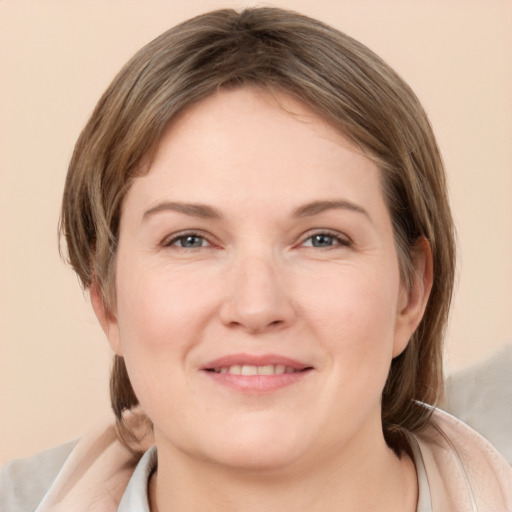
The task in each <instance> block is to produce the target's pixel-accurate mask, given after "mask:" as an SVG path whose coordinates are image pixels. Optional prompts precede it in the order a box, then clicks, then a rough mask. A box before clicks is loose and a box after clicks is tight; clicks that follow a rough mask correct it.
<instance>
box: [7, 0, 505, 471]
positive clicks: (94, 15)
mask: <svg viewBox="0 0 512 512" xmlns="http://www.w3.org/2000/svg"><path fill="white" fill-rule="evenodd" d="M244 5H251V2H243V1H240V2H233V1H228V0H227V1H223V2H219V1H213V0H212V1H199V0H189V1H172V0H167V1H142V0H139V1H129V0H122V1H121V0H110V1H104V0H102V1H93V0H73V1H69V0H60V1H57V0H32V1H28V0H0V80H1V81H0V88H1V89H0V173H1V174H0V243H1V251H0V312H1V319H0V464H1V463H4V462H6V461H7V460H9V459H10V458H12V457H18V456H25V455H29V454H32V453H34V452H36V451H38V450H41V449H43V448H46V447H50V446H52V445H54V444H58V443H61V442H63V441H65V440H67V439H70V438H73V437H76V436H79V435H80V434H81V433H82V432H83V431H84V430H85V429H86V428H88V427H89V426H90V425H91V424H92V423H94V422H95V421H96V420H97V418H98V417H99V416H100V415H102V414H108V391H107V390H108V370H109V364H110V363H109V361H110V357H109V350H108V348H107V344H106V343H105V341H104V340H103V336H102V333H101V332H100V329H99V327H98V326H97V325H96V321H95V319H94V317H93V314H92V312H91V309H90V307H89V305H88V302H87V297H85V296H84V295H83V294H82V292H81V291H80V288H79V286H78V284H77V280H76V278H75V277H74V275H73V274H72V272H71V271H70V270H69V269H68V268H67V267H66V266H65V265H64V264H63V263H62V262H61V261H60V259H59V255H58V251H57V236H56V226H57V220H58V214H59V202H60V195H61V192H62V187H63V182H64V177H65V173H66V165H67V162H68V160H69V157H70V154H71V151H72V147H73V144H74V141H75V139H76V137H77V136H78V133H79V131H80V129H81V127H82V126H83V125H84V123H85V122H86V120H87V117H88V115H89V114H90V112H91V110H92V108H93V106H94V104H95V102H96V101H97V99H98V98H99V96H100V94H101V92H102V91H103V90H104V88H105V87H106V86H107V84H108V83H109V81H110V80H111V79H112V77H113V75H114V73H115V72H117V70H118V69H119V68H120V66H121V65H122V64H123V63H124V62H125V61H126V60H127V59H128V58H129V57H130V56H131V55H132V54H133V53H134V52H135V51H136V50H137V49H138V48H139V47H140V46H142V45H143V44H144V43H146V42H148V41H149V40H150V39H152V38H153V37H155V36H157V35H158V34H159V33H160V32H162V31H164V30H165V29H167V28H169V27H170V26H172V25H174V24H175V23H176V22H178V21H180V20H183V19H185V18H187V17H189V16H191V15H193V14H197V13H200V12H203V11H206V10H210V9H213V8H217V7H224V6H238V7H240V6H244ZM270 5H277V6H284V7H289V8H294V9H296V10H299V11H302V12H304V13H306V14H310V15H313V16H315V17H318V18H320V19H323V20H325V21H327V22H330V23H331V24H333V25H335V26H337V27H338V28H340V29H341V30H343V31H345V32H347V33H349V34H350V35H352V36H355V37H356V38H358V39H360V40H361V41H362V42H364V43H365V44H367V45H368V46H369V47H370V48H372V49H374V50H375V51H376V52H377V53H378V54H380V55H381V56H382V57H384V58H385V59H386V60H387V61H388V62H389V63H390V64H391V65H392V66H393V67H395V68H396V69H397V70H398V71H399V72H400V73H401V74H402V75H403V76H404V78H405V79H406V80H407V81H408V82H409V83H410V84H411V85H412V87H413V89H415V91H416V92H417V94H418V95H419V97H420V99H421V100H422V101H423V103H424V105H425V107H426V109H427V111H428V112H429V114H430V116H431V119H432V122H433V124H434V127H435V130H436V132H437V134H438V137H439V141H440V145H441V147H442V150H443V152H444V156H445V160H446V164H447V168H448V174H449V180H450V184H451V196H452V202H453V208H454V212H455V217H456V221H457V223H458V228H459V239H460V257H459V258H460V271H459V282H458V290H457V294H456V299H455V307H454V311H453V315H452V322H451V327H450V330H449V336H448V346H447V367H448V369H450V370H453V369H457V368H460V367H462V366H465V365H467V364H470V363H473V362H475V361H478V360H480V359H482V358H484V357H485V356H486V355H487V354H489V353H490V352H492V351H493V350H494V349H495V348H497V347H498V346H500V345H502V344H503V343H504V342H506V341H507V340H512V327H511V322H510V317H511V314H512V293H511V292H512V236H511V234H512V201H511V199H512V167H511V165H512V2H511V1H510V0H480V1H470V0H463V1H456V0H430V1H429V2H424V1H423V0H403V1H397V0H396V1H392V0H382V1H377V0H374V1H370V0H341V1H338V2H334V1H332V2H329V1H327V0H314V1H300V0H276V1H275V2H272V3H271V4H270Z"/></svg>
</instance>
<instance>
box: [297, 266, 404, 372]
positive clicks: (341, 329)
mask: <svg viewBox="0 0 512 512" xmlns="http://www.w3.org/2000/svg"><path fill="white" fill-rule="evenodd" d="M392 268H396V271H395V272H393V271H391V272H384V271H379V267H378V266H377V267H375V266H368V267H360V268H357V269H356V268H354V267H350V268H349V267H346V268H338V269H336V271H335V272H330V278H329V280H328V281H327V280H326V281H324V282H325V283H328V285H327V286H325V285H322V283H321V280H314V281H311V282H310V283H308V286H307V293H306V290H304V293H303V294H302V295H303V296H304V297H306V302H305V304H304V316H305V317H306V318H309V321H308V324H309V326H310V328H312V329H317V330H318V331H319V333H318V335H317V337H318V339H320V340H323V342H324V343H325V344H327V345H328V346H327V347H326V348H328V351H329V353H331V354H333V359H334V360H335V362H334V364H344V362H345V361H347V360H348V359H352V363H356V364H357V366H358V367H360V368H365V367H367V366H369V362H370V361H375V362H376V363H378V362H379V361H380V364H381V365H382V364H383V361H385V364H384V366H386V365H387V363H388V361H389V360H390V359H391V354H392V350H393V340H394V328H395V321H396V318H397V301H398V293H399V274H398V266H396V267H394V266H393V267H392Z"/></svg>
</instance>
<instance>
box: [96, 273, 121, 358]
mask: <svg viewBox="0 0 512 512" xmlns="http://www.w3.org/2000/svg"><path fill="white" fill-rule="evenodd" d="M89 295H90V297H91V305H92V309H93V310H94V313H95V315H96V318H97V319H98V321H99V323H100V325H101V328H102V329H103V332H104V333H105V335H106V336H107V339H108V342H109V344H110V347H111V348H112V350H113V351H114V352H115V353H116V354H117V355H118V356H122V351H121V343H120V338H119V325H118V322H117V318H116V317H115V315H114V313H112V312H110V311H109V309H108V308H107V306H106V305H105V301H104V299H103V294H102V293H101V290H100V287H99V285H98V283H96V282H93V283H92V284H91V286H90V287H89Z"/></svg>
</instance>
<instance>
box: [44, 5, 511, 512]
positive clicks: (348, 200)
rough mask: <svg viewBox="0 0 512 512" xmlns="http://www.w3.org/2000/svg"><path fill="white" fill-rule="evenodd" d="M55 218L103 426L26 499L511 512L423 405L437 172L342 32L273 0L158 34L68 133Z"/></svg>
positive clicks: (429, 355)
mask: <svg viewBox="0 0 512 512" xmlns="http://www.w3.org/2000/svg"><path fill="white" fill-rule="evenodd" d="M62 231H63V233H64V235H65V237H66V242H67V247H68V252H69V259H70V262H71V264H72V266H73V268H74V269H75V271H76V272H77V274H78V276H79V277H80V279H81V281H82V283H83V285H84V287H85V288H87V289H88V290H89V291H90V295H91V301H92V304H93V307H94V310H95V312H96V315H97V317H98V319H99V321H100V323H101V325H102V327H103V329H104V331H105V333H106V336H107V338H108V341H109V343H110V345H111V347H112V349H113V351H114V353H115V359H114V365H113V369H112V379H111V397H112V406H113V409H114V412H115V416H116V426H115V430H114V428H113V427H107V428H105V429H103V430H101V432H99V433H92V434H90V435H89V436H85V437H84V438H83V439H82V440H80V442H79V443H78V444H77V445H76V446H74V447H73V449H72V451H71V453H70V454H69V455H68V454H67V453H66V454H65V456H64V457H63V458H65V462H64V464H63V466H62V469H60V472H59V475H58V476H57V478H56V479H55V481H54V482H52V483H51V485H50V488H49V490H48V492H47V494H46V496H45V497H44V499H43V500H42V502H41V503H40V504H39V506H38V508H37V510H38V511H39V512H42V511H45V510H52V511H54V510H90V509H91V508H92V509H94V508H96V509H98V510H120V511H128V510H151V511H152V512H155V511H163V510H201V509H208V510H217V509H219V510H251V509H257V510H277V509H284V510H286V509H290V508H293V509H295V510H302V509H306V508H307V509H308V510H309V511H311V510H375V511H380V510H382V511H384V510H394V511H397V510H400V511H414V510H418V511H425V510H443V511H444V510H450V511H451V510H453V511H457V510H510V509H512V496H511V491H510V488H511V482H512V475H511V472H510V468H508V467H507V466H506V464H505V462H504V461H503V460H502V459H500V457H499V455H498V454H497V453H496V452H495V451H494V450H493V449H492V447H490V445H488V444H487V443H486V442H485V441H483V440H482V439H480V438H479V437H478V436H477V434H475V433H474V432H472V431H471V430H470V429H468V428H467V427H465V426H464V425H462V424H460V423H459V422H457V421H456V420H454V419H453V418H451V417H449V416H447V415H444V414H442V413H440V412H438V411H436V410H435V409H434V408H433V407H432V406H435V404H436V403H437V402H438V400H439V397H440V394H441V388H442V364H441V348H442V347H441V343H442V335H443V330H444V326H445V323H446V319H447V315H448V309H449V303H450V298H451V290H452V285H453V275H454V242H453V227H452V219H451V215H450V209H449V205H448V201H447V195H446V185H445V178H444V171H443V166H442V162H441V158H440V155H439V151H438V148H437V145H436V142H435V139H434V136H433V134H432V130H431V128H430V125H429V122H428V119H427V117H426V115H425V113H424V112H423V110H422V108H421V106H420V104H419V102H418V100H417V98H416V97H415V96H414V94H413V93H412V91H411V90H410V89H409V88H408V86H407V85H406V84H405V83H404V82H403V81H402V80H401V79H400V78H399V77H398V76H397V75H396V73H394V72H393V71H392V70H391V69H390V68H389V67H388V66H387V65H386V64H385V63H383V62H382V61H381V60H380V59H379V58H378V57H376V56H375V55H374V54H373V53H372V52H370V51H369V50H368V49H367V48H365V47H364V46H363V45H361V44H360V43H358V42H356V41H354V40H352V39H351V38H349V37H347V36H346V35H344V34H341V33H339V32H337V31H335V30H334V29H332V28H330V27H327V26H325V25H323V24H322V23H320V22H317V21H315V20H312V19H310V18H306V17H304V16H300V15H298V14H294V13H291V12H285V11H281V10H278V9H268V8H265V9H251V10H246V11H244V12H242V13H241V14H237V13H236V12H234V11H228V10H225V11H216V12H212V13H209V14H206V15H203V16H200V17H197V18H194V19H192V20H189V21H188V22H185V23H183V24H181V25H179V26H178V27H175V28H174V29H171V30H170V31H168V32H166V33H164V34H163V35H162V36H160V37H159V38H157V39H156V40H155V41H153V42H152V43H150V44H149V45H148V46H146V47H145V48H143V49H142V50H140V51H139V52H138V53H137V54H136V55H135V56H134V57H133V59H132V60H131V61H130V62H129V63H128V64H127V65H126V66H125V67H124V68H123V70H122V71H121V72H120V74H119V75H118V76H117V77H116V78H115V80H114V81H113V83H112V84H111V86H110V87H109V88H108V90H107V91H106V93H105V94H104V96H103V97H102V98H101V100H100V102H99V103H98V105H97V107H96V110H95V112H94V113H93V115H92V117H91V119H90V121H89V123H88V124H87V126H86V128H85V129H84V131H83V133H82V134H81V136H80V138H79V140H78V142H77V145H76V148H75V152H74V155H73V158H72V161H71V164H70V168H69V172H68V177H67V181H66V188H65V193H64V200H63V209H62ZM58 466H60V463H59V464H58Z"/></svg>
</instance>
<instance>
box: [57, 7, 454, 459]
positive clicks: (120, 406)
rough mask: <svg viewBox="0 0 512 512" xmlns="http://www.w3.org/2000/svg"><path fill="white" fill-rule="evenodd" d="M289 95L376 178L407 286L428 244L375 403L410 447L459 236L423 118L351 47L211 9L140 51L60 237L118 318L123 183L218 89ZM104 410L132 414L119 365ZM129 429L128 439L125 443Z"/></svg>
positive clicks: (102, 124)
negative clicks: (413, 325)
mask: <svg viewBox="0 0 512 512" xmlns="http://www.w3.org/2000/svg"><path fill="white" fill-rule="evenodd" d="M244 84H251V85H257V86H260V87H263V88H267V89H271V90H281V91H286V92H287V93H289V94H292V95H294V96H295V97H296V98H298V99H299V100H300V101H302V102H304V103H305V104H307V105H308V106H309V107H310V108H312V109H313V110H314V111H315V112H316V113H317V114H318V115H319V116H320V117H322V118H323V119H325V120H326V121H328V122H329V123H330V124H331V125H333V126H334V127H336V128H337V129H339V130H340V131H341V132H342V133H343V134H344V135H345V136H347V137H349V138H350V139H351V140H352V141H353V142H354V143H355V144H357V145H358V146H359V147H360V148H362V150H363V151H364V152H365V154H367V155H368V156H369V157H370V158H372V159H374V161H376V162H377V163H378V165H379V167H380V169H381V171H382V183H383V192H384V196H385V199H386V203H387V206H388V208H389V211H390V214H391V218H392V222H393V228H394V234H395V239H396V246H397V251H398V256H399V262H400V271H401V277H402V280H403V282H405V283H408V282H409V279H410V277H411V272H412V261H413V257H414V248H415V244H416V243H417V241H418V238H419V237H421V236H423V237H425V238H426V239H427V241H428V242H429V244H430V247H431V250H432V257H433V268H434V282H433V287H432V291H431V294H430V299H429V302H428V305H427V308H426V311H425V315H424V317H423V319H422V321H421V323H420V325H419V328H418V329H417V331H416V332H415V333H414V335H413V336H412V338H411V340H410V342H409V344H408V346H407V348H406V349H405V351H404V352H403V353H402V354H400V355H399V356H398V357H396V358H395V359H394V360H393V362H392V364H391V368H390V372H389V376H388V379H387V382H386V385H385V388H384V391H383V395H382V422H383V429H384V434H385V437H386V441H387V442H388V444H389V445H390V446H392V447H393V448H394V449H395V450H396V451H397V453H399V452H400V451H401V450H402V449H404V448H406V442H405V437H404V431H411V432H415V431H418V430H419V429H421V428H422V427H423V426H424V425H425V424H426V422H427V420H428V417H429V414H430V412H429V410H428V409H427V408H423V407H418V405H417V403H416V401H421V402H425V403H429V404H435V403H436V402H437V401H438V399H439V396H440V393H441V391H442V383H443V375H442V340H443V331H444V328H445V325H446V321H447V316H448V310H449V305H450V301H451V293H452V286H453V280H454V267H455V263H454V262H455V244H454V230H453V223H452V217H451V214H450V208H449V204H448V199H447V191H446V182H445V175H444V169H443V163H442V160H441V156H440V153H439V150H438V147H437V144H436V141H435V138H434V135H433V133H432V129H431V126H430V124H429V121H428V118H427V116H426V114H425V112H424V110H423V109H422V107H421V105H420V103H419V101H418V99H417V98H416V96H415V95H414V93H413V92H412V91H411V89H410V88H409V87H408V85H407V84H406V83H405V82H404V81H403V80H402V79H401V78H400V77H399V76H398V75H397V74H396V73H395V72H394V71H393V70H392V69H391V68H390V67H389V66H388V65H387V64H386V63H384V62H383V61H382V60H381V59H380V58H379V57H377V56H376V55H375V54H374V53H373V52H372V51H370V50H369V49H368V48H366V47H365V46H364V45H362V44H361V43H359V42H357V41H355V40H354V39H352V38H350V37H349V36H347V35H345V34H343V33H341V32H339V31H337V30H335V29H333V28H331V27H329V26H327V25H325V24H323V23H321V22H319V21H316V20H313V19H311V18H308V17H306V16H303V15H300V14H297V13H294V12H290V11H284V10H281V9H275V8H255V9H247V10H244V11H243V12H241V13H237V12H235V11H233V10H219V11H214V12H211V13H207V14H204V15H201V16H198V17H195V18H193V19H190V20H188V21H186V22H184V23H182V24H180V25H178V26H176V27H174V28H172V29H170V30H169V31H167V32H165V33H164V34H162V35H160V36H159V37H157V38H156V39H155V40H154V41H152V42H151V43H149V44H148V45H147V46H145V47H144V48H142V49H141V50H140V51H139V52H138V53H137V54H136V55H135V56H134V57H133V58H132V59H131V60H130V61H129V62H128V63H127V64H126V65H125V66H124V68H123V69H122V70H121V71H120V73H119V74H118V75H117V76H116V78H115V79H114V80H113V82H112V84H111V85H110V86H109V88H108V89H107V90H106V92H105V93H104V95H103V96H102V98H101V99H100V101H99V103H98V105H97V106H96V109H95V110H94V112H93V114H92V116H91V118H90V120H89V122H88V123H87V125H86V127H85V129H84V130H83V132H82V133H81V135H80V138H79V139H78V142H77V144H76V147H75V150H74V153H73V157H72V160H71V163H70V166H69V172H68V175H67V179H66V185H65V191H64V198H63V206H62V216H61V231H62V232H63V233H64V235H65V238H66V242H67V247H68V254H69V261H70V263H71V265H72V266H73V268H74V269H75V271H76V272H77V274H78V276H79V277H80V280H81V282H82V284H83V285H84V287H90V286H91V284H93V283H94V284H95V285H97V286H99V287H100V290H101V293H102V296H103V298H104V301H105V305H106V307H107V308H113V307H114V305H115V289H114V267H115V255H116V248H117V244H118V236H119V220H120V209H121V204H122V201H123V197H124V195H125V194H126V191H127V190H128V188H129V187H130V184H131V180H132V179H133V177H135V176H137V175H141V174H143V173H144V172H147V165H146V166H145V165H144V162H146V161H148V160H149V161H150V160H151V154H152V151H154V149H155V147H156V145H157V144H158V142H159V139H160V137H161V135H162V133H163V130H164V129H165V127H166V126H167V125H168V124H169V122H170V121H171V120H172V119H174V118H175V117H176V115H177V114H178V113H180V112H182V111H183V110H184V109H185V108H187V106H189V105H191V104H192V103H194V102H197V101H199V100H201V99H202V98H205V97H206V96H208V95H210V94H212V93H213V92H214V91H216V90H217V89H218V88H221V87H239V86H243V85H244ZM111 399H112V406H113V409H114V412H115V415H116V418H117V421H118V426H119V429H120V431H121V437H122V438H123V439H124V440H125V441H127V440H128V437H127V436H128V435H129V434H128V432H126V429H124V427H123V420H122V415H123V411H125V410H128V409H131V408H132V407H134V406H135V405H137V404H138V400H137V397H136V396H135V393H134V391H133V389H132V387H131V384H130V380H129V377H128V373H127V370H126V367H125V364H124V360H123V359H122V358H120V357H117V356H116V357H115V361H114V365H113V368H112V376H111ZM123 430H124V433H123Z"/></svg>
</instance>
